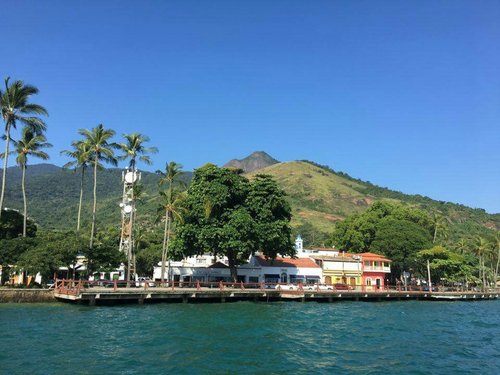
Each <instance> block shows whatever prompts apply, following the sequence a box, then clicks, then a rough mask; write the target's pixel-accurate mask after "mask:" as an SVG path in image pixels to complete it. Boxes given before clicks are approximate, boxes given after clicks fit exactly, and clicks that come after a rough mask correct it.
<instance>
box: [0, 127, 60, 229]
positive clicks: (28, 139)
mask: <svg viewBox="0 0 500 375" xmlns="http://www.w3.org/2000/svg"><path fill="white" fill-rule="evenodd" d="M13 143H14V147H15V150H14V151H11V154H16V155H17V157H16V163H17V165H19V168H21V171H22V178H21V189H22V192H23V206H24V210H23V215H24V218H23V237H26V222H27V217H28V201H27V199H26V168H27V165H28V156H29V155H30V156H33V157H36V158H40V159H42V160H47V159H48V158H49V155H48V154H47V153H46V152H44V151H42V150H41V149H42V148H48V147H52V145H51V144H50V143H48V142H47V138H45V136H44V135H43V134H38V135H37V134H35V133H33V131H32V129H30V128H28V127H24V128H23V130H22V132H21V139H20V140H18V141H13ZM5 156H6V155H4V154H2V157H5Z"/></svg>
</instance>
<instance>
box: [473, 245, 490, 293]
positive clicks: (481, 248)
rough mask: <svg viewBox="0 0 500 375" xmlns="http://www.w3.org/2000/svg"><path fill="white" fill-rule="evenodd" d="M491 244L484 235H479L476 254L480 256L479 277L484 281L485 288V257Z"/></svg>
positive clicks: (484, 287)
mask: <svg viewBox="0 0 500 375" xmlns="http://www.w3.org/2000/svg"><path fill="white" fill-rule="evenodd" d="M489 245H490V244H489V243H488V241H487V240H486V239H485V238H484V237H481V236H478V237H477V238H476V243H475V254H476V255H477V257H478V258H479V279H480V280H482V282H483V290H485V289H486V269H485V265H484V257H485V255H486V254H487V252H488V249H489Z"/></svg>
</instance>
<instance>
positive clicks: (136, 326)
mask: <svg viewBox="0 0 500 375" xmlns="http://www.w3.org/2000/svg"><path fill="white" fill-rule="evenodd" d="M0 335H1V336H0V374H208V373H218V374H232V373H244V374H253V373H255V374H269V373H274V374H285V373H290V374H297V373H298V374H314V373H319V374H387V373H391V374H500V301H481V302H422V301H407V302H382V303H366V302H339V303H331V304H317V303H298V302H285V303H250V302H238V303H228V304H157V305H144V306H136V305H134V306H116V307H87V306H76V305H68V304H59V303H55V304H3V305H1V304H0Z"/></svg>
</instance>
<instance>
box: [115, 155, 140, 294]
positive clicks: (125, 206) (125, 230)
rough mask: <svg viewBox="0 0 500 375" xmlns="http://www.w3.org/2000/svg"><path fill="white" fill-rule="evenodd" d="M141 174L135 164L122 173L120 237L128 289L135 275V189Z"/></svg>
mask: <svg viewBox="0 0 500 375" xmlns="http://www.w3.org/2000/svg"><path fill="white" fill-rule="evenodd" d="M140 179H141V174H140V173H138V172H137V170H136V169H135V164H132V165H130V166H129V167H128V168H127V170H126V171H123V172H122V181H123V197H122V202H121V203H120V208H121V214H122V230H121V236H120V252H124V253H125V255H126V256H127V268H126V271H125V280H126V281H127V287H128V286H130V279H131V276H132V275H134V274H135V266H134V262H133V256H134V231H133V224H134V216H135V197H134V187H135V183H136V182H137V181H140Z"/></svg>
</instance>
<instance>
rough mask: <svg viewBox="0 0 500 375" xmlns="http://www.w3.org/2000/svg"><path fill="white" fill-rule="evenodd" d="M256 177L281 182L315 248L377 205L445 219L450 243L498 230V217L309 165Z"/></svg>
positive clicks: (299, 228)
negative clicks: (403, 206) (339, 227)
mask: <svg viewBox="0 0 500 375" xmlns="http://www.w3.org/2000/svg"><path fill="white" fill-rule="evenodd" d="M255 174H270V175H272V176H273V177H274V178H275V179H276V181H278V184H279V185H280V186H281V187H282V188H283V189H284V190H285V191H286V193H287V194H288V196H289V200H290V203H291V205H292V210H293V215H294V216H293V221H292V225H293V227H294V228H296V231H298V232H302V234H303V236H304V233H307V235H306V236H305V237H306V238H305V239H307V240H309V242H314V243H316V244H321V242H322V241H324V240H325V239H326V237H327V235H328V234H329V233H331V232H332V231H333V228H334V226H335V223H336V222H337V221H339V220H344V219H345V218H346V217H347V216H349V215H352V214H355V213H360V212H363V211H365V210H366V209H367V208H368V207H369V206H370V205H371V204H372V203H373V202H374V201H377V200H386V201H392V202H401V203H406V204H410V205H412V206H415V207H419V208H422V209H424V210H426V211H429V212H435V213H438V214H440V215H443V216H445V217H446V218H447V220H448V221H449V233H448V235H449V237H450V239H451V240H456V239H458V238H461V237H468V236H471V235H474V234H481V233H486V232H488V229H493V230H498V229H500V214H488V213H486V211H484V210H483V209H473V208H469V207H466V206H464V205H460V204H455V203H450V202H442V201H436V200H433V199H430V198H428V197H423V196H420V195H408V194H403V193H401V192H397V191H394V190H390V189H387V188H382V187H379V186H376V185H373V184H371V183H369V182H365V181H362V180H357V179H354V178H352V177H350V176H349V175H347V174H345V173H342V172H336V171H334V170H332V169H331V168H329V167H325V166H321V165H318V164H316V163H313V162H310V161H294V162H288V163H280V164H275V165H272V166H270V167H267V168H264V169H261V170H258V171H255V172H253V173H250V174H248V176H249V177H250V178H251V177H252V176H254V175H255ZM307 237H309V238H307ZM313 237H314V238H313Z"/></svg>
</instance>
